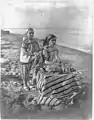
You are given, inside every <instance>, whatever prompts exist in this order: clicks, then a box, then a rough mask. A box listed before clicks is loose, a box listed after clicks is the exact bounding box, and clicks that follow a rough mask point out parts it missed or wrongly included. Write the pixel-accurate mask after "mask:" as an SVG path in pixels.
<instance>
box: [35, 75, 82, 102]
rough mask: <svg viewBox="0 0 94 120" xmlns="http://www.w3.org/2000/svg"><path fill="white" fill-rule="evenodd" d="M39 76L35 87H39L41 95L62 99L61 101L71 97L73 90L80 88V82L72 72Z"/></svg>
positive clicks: (77, 90) (76, 90)
mask: <svg viewBox="0 0 94 120" xmlns="http://www.w3.org/2000/svg"><path fill="white" fill-rule="evenodd" d="M40 76H41V77H40V78H39V80H38V81H37V88H38V89H40V91H41V94H42V96H43V97H50V96H52V97H53V98H57V99H62V100H63V101H64V100H66V99H67V98H69V97H71V96H72V95H73V93H74V92H79V90H81V88H82V87H81V83H80V82H79V79H76V76H75V75H74V74H72V73H71V74H69V75H67V74H66V75H60V76H58V75H57V76H56V75H52V76H48V77H46V78H45V77H44V76H43V77H42V75H40Z"/></svg>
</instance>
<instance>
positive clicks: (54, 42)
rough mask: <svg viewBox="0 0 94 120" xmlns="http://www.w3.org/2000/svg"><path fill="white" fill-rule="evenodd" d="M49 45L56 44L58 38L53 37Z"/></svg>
mask: <svg viewBox="0 0 94 120" xmlns="http://www.w3.org/2000/svg"><path fill="white" fill-rule="evenodd" d="M49 45H51V46H54V45H56V38H53V39H51V40H50V41H49Z"/></svg>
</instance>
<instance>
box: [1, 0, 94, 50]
mask: <svg viewBox="0 0 94 120" xmlns="http://www.w3.org/2000/svg"><path fill="white" fill-rule="evenodd" d="M0 8H2V9H1V27H2V28H6V29H8V30H11V31H12V32H16V33H24V32H25V28H28V27H33V28H35V36H37V37H40V38H43V37H45V36H46V35H47V34H49V33H54V34H56V35H57V37H58V43H59V44H66V45H70V46H74V47H81V48H91V45H92V22H91V21H92V13H91V2H90V0H45V2H44V0H37V2H36V0H3V1H2V5H1V6H0Z"/></svg>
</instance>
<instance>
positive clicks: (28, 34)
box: [27, 30, 34, 38]
mask: <svg viewBox="0 0 94 120" xmlns="http://www.w3.org/2000/svg"><path fill="white" fill-rule="evenodd" d="M27 36H28V38H33V36H34V31H32V30H29V31H28V32H27Z"/></svg>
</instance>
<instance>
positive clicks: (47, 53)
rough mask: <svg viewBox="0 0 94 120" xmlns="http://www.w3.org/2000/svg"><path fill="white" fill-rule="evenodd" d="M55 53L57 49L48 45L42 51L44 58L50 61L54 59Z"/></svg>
mask: <svg viewBox="0 0 94 120" xmlns="http://www.w3.org/2000/svg"><path fill="white" fill-rule="evenodd" d="M57 53H58V49H57V48H56V47H54V48H53V47H50V46H47V47H45V49H44V51H43V54H44V57H45V60H47V61H51V62H52V61H53V60H55V59H56V54H57Z"/></svg>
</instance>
